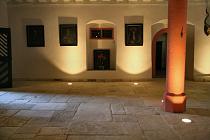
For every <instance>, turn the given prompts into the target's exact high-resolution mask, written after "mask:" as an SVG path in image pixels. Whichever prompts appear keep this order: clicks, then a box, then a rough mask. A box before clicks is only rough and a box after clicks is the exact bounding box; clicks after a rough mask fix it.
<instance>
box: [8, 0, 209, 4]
mask: <svg viewBox="0 0 210 140" xmlns="http://www.w3.org/2000/svg"><path fill="white" fill-rule="evenodd" d="M5 1H7V2H8V3H9V4H123V3H125V4H126V3H129V4H132V3H133V4H136V3H137V4H163V3H167V2H168V0H5ZM188 1H189V2H192V3H201V2H205V0H188Z"/></svg>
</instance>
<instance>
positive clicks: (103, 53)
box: [93, 49, 110, 70]
mask: <svg viewBox="0 0 210 140" xmlns="http://www.w3.org/2000/svg"><path fill="white" fill-rule="evenodd" d="M93 54H94V70H110V50H108V49H100V50H94V52H93Z"/></svg>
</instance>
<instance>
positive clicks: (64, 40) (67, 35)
mask: <svg viewBox="0 0 210 140" xmlns="http://www.w3.org/2000/svg"><path fill="white" fill-rule="evenodd" d="M59 31H60V32H59V38H60V46H77V24H61V25H59Z"/></svg>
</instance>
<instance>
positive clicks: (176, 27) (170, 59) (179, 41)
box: [164, 0, 187, 112]
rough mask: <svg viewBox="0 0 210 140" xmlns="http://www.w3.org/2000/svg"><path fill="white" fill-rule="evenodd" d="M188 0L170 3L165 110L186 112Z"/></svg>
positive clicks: (172, 0) (177, 0)
mask: <svg viewBox="0 0 210 140" xmlns="http://www.w3.org/2000/svg"><path fill="white" fill-rule="evenodd" d="M186 27H187V0H169V1H168V49H167V73H166V92H165V94H164V109H165V111H167V112H184V111H185V109H186V96H185V93H184V84H185V56H186V52H185V51H186Z"/></svg>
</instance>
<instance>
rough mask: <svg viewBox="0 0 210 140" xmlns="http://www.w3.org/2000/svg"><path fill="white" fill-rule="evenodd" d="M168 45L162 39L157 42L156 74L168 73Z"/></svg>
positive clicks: (163, 74) (160, 75)
mask: <svg viewBox="0 0 210 140" xmlns="http://www.w3.org/2000/svg"><path fill="white" fill-rule="evenodd" d="M165 51H166V47H165V46H163V42H162V41H157V42H156V66H155V67H156V76H157V77H165V75H166V55H165V53H164V52H165Z"/></svg>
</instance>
